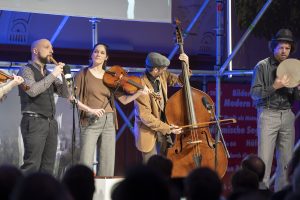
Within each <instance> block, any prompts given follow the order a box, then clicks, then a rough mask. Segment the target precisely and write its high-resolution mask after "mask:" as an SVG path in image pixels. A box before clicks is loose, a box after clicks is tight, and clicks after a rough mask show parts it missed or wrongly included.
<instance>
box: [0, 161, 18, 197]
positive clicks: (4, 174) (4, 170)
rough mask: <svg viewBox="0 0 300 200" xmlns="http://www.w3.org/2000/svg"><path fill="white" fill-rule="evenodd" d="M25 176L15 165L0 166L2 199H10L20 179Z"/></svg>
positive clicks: (0, 195) (0, 193)
mask: <svg viewBox="0 0 300 200" xmlns="http://www.w3.org/2000/svg"><path fill="white" fill-rule="evenodd" d="M22 178H23V174H22V172H21V171H20V170H19V169H18V168H17V167H15V166H12V165H2V166H0V199H1V200H8V199H9V198H10V195H11V193H12V191H13V189H14V187H15V186H16V185H17V183H18V181H20V180H21V179H22Z"/></svg>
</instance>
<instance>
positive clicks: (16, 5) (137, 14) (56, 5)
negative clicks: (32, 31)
mask: <svg viewBox="0 0 300 200" xmlns="http://www.w3.org/2000/svg"><path fill="white" fill-rule="evenodd" d="M171 2H172V1H171V0H151V1H149V0H137V1H136V0H30V2H28V1H24V0H23V1H22V0H0V5H1V9H2V10H13V11H20V12H32V13H44V14H56V15H67V16H80V17H95V18H105V19H118V20H135V21H151V22H168V23H170V22H171V9H172V4H171Z"/></svg>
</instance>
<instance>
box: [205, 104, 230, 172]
mask: <svg viewBox="0 0 300 200" xmlns="http://www.w3.org/2000/svg"><path fill="white" fill-rule="evenodd" d="M205 107H206V109H207V110H208V112H209V113H210V114H211V115H212V116H214V118H215V121H216V124H217V132H216V135H215V169H216V170H217V167H218V159H217V158H218V156H217V155H218V143H219V140H220V137H221V140H222V142H223V144H224V148H225V151H226V156H227V158H230V154H229V152H228V149H227V146H226V143H225V140H224V137H223V133H222V129H221V126H220V119H219V117H218V116H217V115H216V113H215V111H214V109H213V107H212V105H210V104H209V103H207V105H206V106H205Z"/></svg>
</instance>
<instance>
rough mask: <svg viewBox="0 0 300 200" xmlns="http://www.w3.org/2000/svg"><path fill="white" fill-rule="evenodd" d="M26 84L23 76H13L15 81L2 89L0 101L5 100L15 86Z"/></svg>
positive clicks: (0, 88)
mask: <svg viewBox="0 0 300 200" xmlns="http://www.w3.org/2000/svg"><path fill="white" fill-rule="evenodd" d="M23 82H24V79H23V78H22V77H21V76H16V75H13V80H11V81H10V82H9V83H7V84H5V85H3V86H1V87H0V101H2V100H3V99H4V98H5V95H6V94H7V93H8V92H9V91H10V90H12V89H13V88H14V87H15V86H17V85H20V84H21V83H23Z"/></svg>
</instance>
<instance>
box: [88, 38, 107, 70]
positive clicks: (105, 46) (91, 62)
mask: <svg viewBox="0 0 300 200" xmlns="http://www.w3.org/2000/svg"><path fill="white" fill-rule="evenodd" d="M99 45H102V46H103V47H104V49H105V51H106V56H108V51H109V47H108V45H107V44H104V43H101V42H99V43H97V44H95V45H94V47H93V49H92V50H91V52H90V65H89V66H92V65H93V61H92V59H91V57H92V54H93V52H94V51H95V49H96V48H97V46H99ZM106 65H107V60H105V61H104V62H103V65H102V69H104V70H105V69H106Z"/></svg>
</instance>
